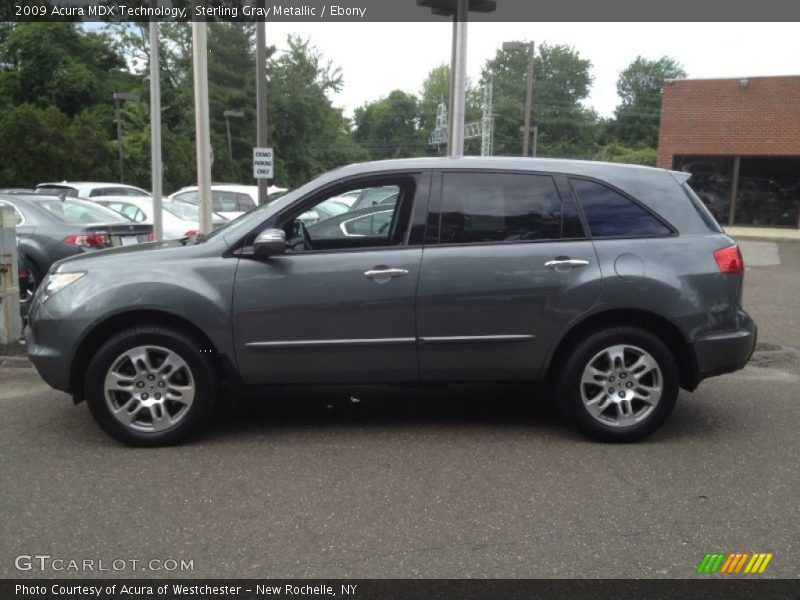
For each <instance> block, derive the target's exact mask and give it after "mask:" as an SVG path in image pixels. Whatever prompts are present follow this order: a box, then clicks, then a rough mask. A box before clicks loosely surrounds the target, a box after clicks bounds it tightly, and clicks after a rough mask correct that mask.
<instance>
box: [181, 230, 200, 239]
mask: <svg viewBox="0 0 800 600" xmlns="http://www.w3.org/2000/svg"><path fill="white" fill-rule="evenodd" d="M196 235H197V229H190V230H189V231H187V232H186V233H184V234H183V237H194V236H196Z"/></svg>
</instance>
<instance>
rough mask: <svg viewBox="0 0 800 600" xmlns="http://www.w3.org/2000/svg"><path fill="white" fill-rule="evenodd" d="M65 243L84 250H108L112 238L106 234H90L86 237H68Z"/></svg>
mask: <svg viewBox="0 0 800 600" xmlns="http://www.w3.org/2000/svg"><path fill="white" fill-rule="evenodd" d="M64 242H65V243H67V244H72V245H73V246H80V247H82V248H106V247H108V246H111V238H109V237H108V236H107V235H106V234H104V233H90V234H86V235H68V236H67V237H65V238H64Z"/></svg>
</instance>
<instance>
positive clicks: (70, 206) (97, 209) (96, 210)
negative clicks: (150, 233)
mask: <svg viewBox="0 0 800 600" xmlns="http://www.w3.org/2000/svg"><path fill="white" fill-rule="evenodd" d="M38 204H39V206H41V207H42V208H44V209H45V210H47V212H49V213H50V214H51V215H53V216H54V217H56V218H57V219H58V220H59V221H62V222H64V223H70V224H79V223H130V219H128V218H126V217H123V216H122V215H121V214H119V213H118V212H115V211H113V210H111V209H110V208H106V207H104V206H98V205H97V204H92V203H91V202H88V201H87V202H81V201H80V200H64V201H61V200H50V201H46V202H39V203H38Z"/></svg>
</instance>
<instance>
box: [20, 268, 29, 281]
mask: <svg viewBox="0 0 800 600" xmlns="http://www.w3.org/2000/svg"><path fill="white" fill-rule="evenodd" d="M28 275H30V271H28V269H20V270H19V278H20V279H24V278H25V277H27V276H28Z"/></svg>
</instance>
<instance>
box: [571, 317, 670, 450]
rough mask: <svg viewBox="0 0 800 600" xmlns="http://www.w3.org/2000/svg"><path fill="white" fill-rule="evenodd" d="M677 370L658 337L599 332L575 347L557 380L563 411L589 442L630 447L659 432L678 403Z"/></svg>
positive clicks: (628, 330) (631, 330)
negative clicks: (620, 444)
mask: <svg viewBox="0 0 800 600" xmlns="http://www.w3.org/2000/svg"><path fill="white" fill-rule="evenodd" d="M678 381H679V373H678V367H677V365H676V363H675V358H674V356H673V355H672V352H671V351H670V350H669V348H668V347H667V346H666V345H665V344H664V342H662V341H661V340H660V339H659V338H658V337H656V336H655V335H653V334H652V333H650V332H649V331H645V330H643V329H639V328H636V327H615V328H612V329H605V330H602V331H598V332H595V333H593V334H592V335H590V336H589V337H587V338H586V339H585V340H583V341H581V342H579V343H577V344H576V345H575V346H573V348H572V350H571V352H570V354H569V358H568V360H567V362H566V364H565V365H564V368H563V370H562V372H561V374H560V376H559V378H558V386H557V396H558V402H559V404H560V406H561V408H562V410H563V411H564V412H565V413H566V414H567V415H568V416H570V417H571V418H572V419H573V420H574V421H575V422H576V423H577V425H578V427H579V428H580V429H581V430H582V431H583V432H584V433H586V434H588V435H589V436H591V437H593V438H595V439H597V440H600V441H603V442H632V441H635V440H639V439H641V438H643V437H645V436H647V435H649V434H651V433H652V432H654V431H655V430H656V429H658V428H659V427H660V426H661V425H662V424H663V423H664V421H665V420H666V419H667V417H668V416H669V414H670V413H671V412H672V409H673V407H674V406H675V401H676V399H677V397H678V387H679V385H678Z"/></svg>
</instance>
